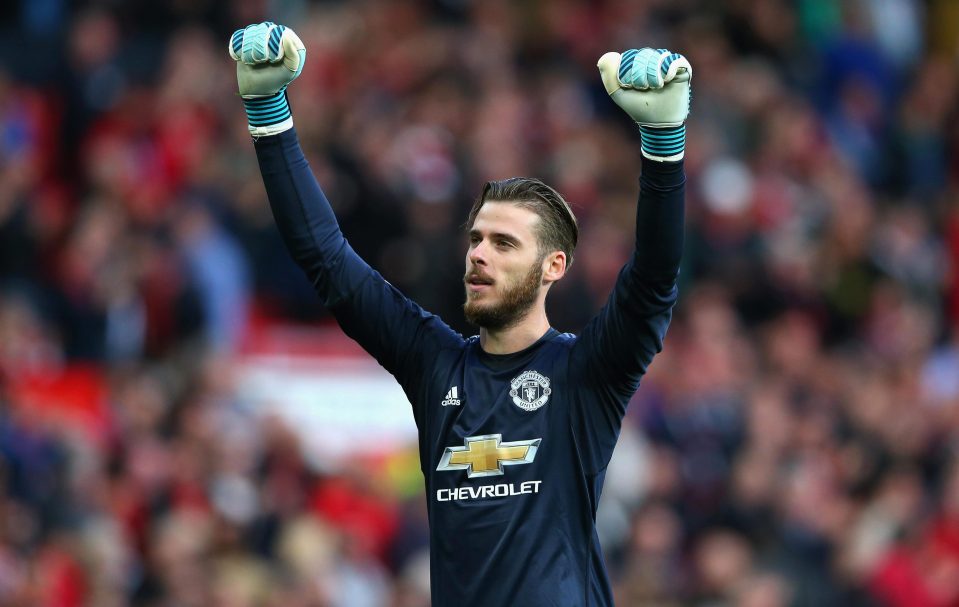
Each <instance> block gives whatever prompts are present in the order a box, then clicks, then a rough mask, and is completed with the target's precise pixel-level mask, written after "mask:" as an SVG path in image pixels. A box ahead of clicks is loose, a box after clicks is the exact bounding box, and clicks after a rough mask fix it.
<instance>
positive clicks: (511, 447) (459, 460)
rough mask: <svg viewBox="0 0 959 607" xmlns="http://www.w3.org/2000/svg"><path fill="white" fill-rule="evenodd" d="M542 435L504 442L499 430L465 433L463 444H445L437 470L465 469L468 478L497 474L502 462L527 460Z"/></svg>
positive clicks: (502, 464) (507, 464) (527, 462)
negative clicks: (471, 434) (480, 433)
mask: <svg viewBox="0 0 959 607" xmlns="http://www.w3.org/2000/svg"><path fill="white" fill-rule="evenodd" d="M542 440H543V439H541V438H534V439H532V440H519V441H513V442H508V443H504V442H503V435H502V434H484V435H482V436H468V437H466V440H464V441H463V442H464V444H465V446H463V447H447V448H446V451H444V452H443V457H442V458H441V459H440V465H439V466H437V467H436V469H437V470H466V476H467V477H468V478H478V477H481V476H499V475H501V474H503V466H517V465H519V464H530V463H532V462H533V458H534V457H536V450H537V449H538V448H539V444H540V442H542Z"/></svg>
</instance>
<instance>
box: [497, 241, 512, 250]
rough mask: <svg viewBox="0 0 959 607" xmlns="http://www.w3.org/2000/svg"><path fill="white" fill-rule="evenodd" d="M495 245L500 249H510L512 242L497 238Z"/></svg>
mask: <svg viewBox="0 0 959 607" xmlns="http://www.w3.org/2000/svg"><path fill="white" fill-rule="evenodd" d="M496 246H497V247H499V248H501V249H512V248H513V246H514V245H513V243H512V242H510V241H508V240H497V241H496Z"/></svg>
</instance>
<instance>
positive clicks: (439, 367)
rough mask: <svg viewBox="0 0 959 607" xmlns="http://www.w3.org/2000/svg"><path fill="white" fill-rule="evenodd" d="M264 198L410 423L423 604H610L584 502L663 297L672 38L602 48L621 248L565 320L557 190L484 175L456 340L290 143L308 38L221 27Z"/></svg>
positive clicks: (675, 257) (670, 199) (594, 487)
mask: <svg viewBox="0 0 959 607" xmlns="http://www.w3.org/2000/svg"><path fill="white" fill-rule="evenodd" d="M230 54H231V56H232V57H233V59H235V60H236V62H237V80H238V83H239V90H240V95H241V96H242V97H243V102H244V104H245V106H246V110H247V115H248V118H249V129H250V133H251V134H252V135H253V142H254V148H255V149H256V155H257V158H258V160H259V165H260V171H261V172H262V175H263V182H264V184H265V186H266V191H267V194H268V196H269V200H270V205H271V207H272V210H273V215H274V217H275V219H276V223H277V226H278V227H279V229H280V232H281V233H282V235H283V238H284V240H285V242H286V245H287V247H288V248H289V250H290V253H291V254H292V256H293V257H294V259H295V260H296V261H297V263H299V265H300V266H301V268H302V269H303V271H304V272H306V274H307V276H308V277H309V279H310V280H311V281H312V282H313V284H314V286H315V287H316V291H317V293H319V295H320V298H321V299H322V301H323V303H324V304H325V305H326V306H327V307H328V308H329V309H330V311H331V312H332V313H333V315H334V316H335V318H336V320H337V321H338V322H339V324H340V326H341V327H342V328H343V330H344V331H345V332H346V334H347V335H349V336H350V337H351V338H353V339H355V340H356V341H357V342H359V344H360V345H362V346H363V348H365V349H366V350H367V351H368V352H369V353H370V354H371V355H373V356H374V357H375V358H376V360H377V361H378V362H379V363H380V364H381V365H382V366H383V367H385V368H386V369H387V370H388V371H389V372H390V373H392V374H393V376H394V377H395V378H396V379H397V381H399V383H400V384H401V385H402V387H403V389H404V390H405V392H406V395H407V397H408V398H409V400H410V402H411V403H412V405H413V416H414V418H415V421H416V425H417V428H418V429H419V454H420V466H421V468H422V471H423V475H424V477H425V481H426V498H427V506H428V510H429V521H430V538H431V539H430V560H431V575H432V598H433V604H434V605H437V606H445V605H456V606H461V605H462V606H473V605H476V606H482V607H497V606H509V605H524V606H526V607H531V606H539V605H543V606H546V605H549V606H565V605H569V606H577V607H581V606H584V605H592V606H598V605H612V604H613V597H612V591H611V587H610V582H609V578H608V576H607V573H606V567H605V564H604V562H603V556H602V551H601V548H600V546H599V543H598V539H597V534H596V526H595V520H596V508H597V505H598V502H599V497H600V494H601V492H602V489H603V480H604V478H605V470H606V466H607V464H608V463H609V459H610V456H611V454H612V452H613V447H614V445H615V444H616V439H617V437H618V435H619V430H620V426H621V423H622V419H623V416H624V414H625V412H626V405H627V403H628V402H629V399H630V397H631V396H632V394H633V393H634V392H635V391H636V389H637V388H638V386H639V381H640V377H641V376H642V375H643V374H644V373H645V371H646V368H647V366H648V365H649V363H650V361H651V360H652V359H653V356H654V355H655V354H656V353H657V352H659V351H660V350H661V349H662V345H663V337H664V335H665V334H666V327H667V325H668V324H669V320H670V316H671V310H672V307H673V304H674V303H675V301H676V295H677V291H676V278H677V274H678V272H679V260H680V255H681V251H682V241H683V200H684V192H685V190H684V188H685V174H684V172H683V162H682V159H683V153H684V147H685V126H684V123H685V120H686V116H687V114H688V112H689V99H690V77H691V75H692V70H691V68H690V65H689V63H688V61H686V59H685V58H684V57H682V56H681V55H677V54H674V53H670V52H669V51H666V50H662V49H659V50H656V49H649V48H644V49H641V50H629V51H626V52H625V53H623V54H622V55H619V54H618V53H607V54H606V55H604V56H603V57H602V58H601V59H600V60H599V71H600V75H601V77H602V81H603V84H604V86H605V87H606V90H607V92H608V93H609V94H610V96H611V97H612V100H613V101H614V102H615V103H616V104H617V105H619V106H620V107H621V108H622V109H623V110H625V111H626V112H627V113H628V114H629V116H630V117H631V118H632V119H633V120H635V121H636V122H637V123H639V129H640V132H641V148H642V149H641V151H642V156H643V160H642V176H641V178H640V180H639V181H640V188H639V189H640V192H639V202H638V204H637V211H636V246H635V250H634V251H633V254H632V257H631V258H630V259H629V260H628V261H627V263H626V265H625V267H623V269H622V271H621V272H620V274H619V277H618V279H617V281H616V285H615V288H614V289H613V292H612V293H611V294H610V297H609V301H608V302H607V304H606V305H605V306H604V307H603V309H602V311H600V313H599V314H598V315H597V316H596V317H595V318H593V319H592V320H591V321H590V322H589V324H588V325H587V326H586V327H585V328H584V329H583V331H582V333H581V334H580V335H579V336H575V335H571V334H568V333H560V332H558V331H556V330H555V329H553V328H552V327H550V324H549V321H548V319H547V317H546V311H545V299H546V295H547V293H548V292H549V289H550V287H551V286H552V285H553V284H554V283H556V281H558V280H560V279H562V278H563V276H564V275H565V274H566V271H567V269H568V268H569V266H570V264H571V263H572V261H573V250H574V248H575V246H576V239H577V233H578V228H577V224H576V219H575V217H574V216H573V213H572V211H571V210H570V207H569V205H568V204H567V203H566V201H565V200H564V199H563V197H562V196H561V195H560V194H559V193H557V192H556V191H555V190H553V189H552V188H550V187H549V186H547V185H545V184H544V183H542V182H541V181H538V180H536V179H530V178H522V177H520V178H512V179H506V180H503V181H490V182H488V183H487V184H486V185H485V187H484V188H483V191H482V193H481V195H480V197H479V198H478V200H477V202H476V203H475V205H474V207H473V209H472V211H471V213H470V216H469V220H468V230H469V246H468V248H467V250H466V255H465V260H464V262H465V263H464V270H465V271H464V278H463V281H464V288H465V298H466V302H465V304H464V311H465V314H466V317H467V319H468V320H469V321H470V322H471V323H473V324H475V325H477V326H478V327H479V335H478V336H474V337H470V338H465V339H464V338H463V337H462V336H461V335H459V334H458V333H456V332H454V331H453V330H452V329H450V328H449V327H448V326H447V325H446V324H444V323H443V321H442V320H440V319H439V318H438V317H436V316H434V315H432V314H430V313H429V312H426V311H425V310H423V309H422V308H420V307H419V306H418V305H417V304H415V303H414V302H412V301H410V300H409V299H408V298H406V297H405V296H404V295H403V294H402V293H400V292H399V291H398V290H396V289H395V288H394V287H393V286H392V285H390V284H389V283H388V282H386V281H385V280H384V279H383V278H382V277H381V276H380V275H379V274H378V273H377V272H376V271H374V270H373V269H371V268H370V267H369V266H368V265H367V264H366V263H365V262H364V261H363V260H362V259H360V258H359V257H358V256H357V255H356V253H354V252H353V249H351V248H350V245H349V244H348V243H347V242H346V240H345V239H344V238H343V235H342V234H341V233H340V230H339V227H338V226H337V222H336V217H335V216H334V214H333V211H332V210H331V208H330V204H329V202H328V201H327V199H326V197H325V196H324V194H323V191H322V190H321V189H320V186H319V185H318V184H317V182H316V179H315V178H314V176H313V174H312V172H311V171H310V168H309V165H308V164H307V161H306V159H305V157H304V155H303V152H302V150H301V149H300V145H299V142H298V140H297V136H296V132H295V131H294V129H293V118H292V115H291V113H290V108H289V105H288V103H287V99H286V87H287V85H288V84H289V83H290V82H291V81H293V80H294V79H295V78H296V77H297V76H298V75H299V73H300V71H301V70H302V69H303V64H304V61H305V59H306V50H305V49H304V47H303V44H302V43H301V42H300V40H299V38H297V36H296V35H295V34H294V33H293V31H292V30H290V29H288V28H284V27H283V26H282V25H276V24H273V23H260V24H257V25H251V26H249V27H247V28H245V29H243V30H239V31H237V32H236V33H235V34H234V35H233V37H232V38H231V40H230Z"/></svg>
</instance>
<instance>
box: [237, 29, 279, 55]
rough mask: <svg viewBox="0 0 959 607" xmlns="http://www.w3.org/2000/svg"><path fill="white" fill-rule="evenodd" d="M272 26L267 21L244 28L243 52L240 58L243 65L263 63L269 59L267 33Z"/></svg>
mask: <svg viewBox="0 0 959 607" xmlns="http://www.w3.org/2000/svg"><path fill="white" fill-rule="evenodd" d="M272 25H273V24H272V23H270V22H269V21H267V22H264V23H257V24H255V25H248V26H246V30H245V31H244V32H243V50H242V52H241V54H240V57H241V59H242V61H243V63H247V64H256V63H264V62H266V61H268V60H269V58H270V51H269V46H268V42H269V36H270V34H269V32H270V29H271V26H272Z"/></svg>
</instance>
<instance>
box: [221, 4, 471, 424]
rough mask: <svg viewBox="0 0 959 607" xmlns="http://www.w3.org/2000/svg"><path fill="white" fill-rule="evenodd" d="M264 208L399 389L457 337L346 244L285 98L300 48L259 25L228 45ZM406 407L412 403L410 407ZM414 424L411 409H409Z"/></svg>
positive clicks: (347, 327) (277, 30)
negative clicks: (263, 189)
mask: <svg viewBox="0 0 959 607" xmlns="http://www.w3.org/2000/svg"><path fill="white" fill-rule="evenodd" d="M230 54H231V56H232V57H233V58H234V59H235V60H236V61H237V80H238V83H239V87H240V94H241V96H242V97H243V100H244V104H245V105H246V109H247V117H248V119H249V123H250V133H251V134H252V135H253V137H254V147H255V148H256V155H257V160H258V161H259V165H260V172H261V174H262V176H263V183H264V185H265V187H266V192H267V196H268V197H269V200H270V208H271V209H272V211H273V217H274V219H275V221H276V224H277V227H278V228H279V230H280V233H281V234H282V236H283V240H284V242H285V243H286V246H287V249H288V250H289V251H290V254H291V255H292V256H293V259H294V260H295V261H296V262H297V264H298V265H299V266H300V267H301V268H302V269H303V271H304V272H305V273H306V275H307V277H308V278H309V279H310V281H311V282H312V283H313V286H314V288H315V289H316V291H317V293H318V294H319V295H320V298H321V299H322V301H323V303H324V304H325V305H326V306H327V307H328V308H329V309H330V311H331V312H332V313H333V315H334V316H335V317H336V319H337V321H338V322H339V324H340V326H341V327H342V328H343V330H344V332H345V333H346V334H347V335H349V336H350V337H351V338H353V339H354V340H356V341H357V342H358V343H359V344H360V345H361V346H362V347H363V348H364V349H365V350H366V351H367V352H369V353H370V354H372V355H373V356H374V357H375V358H376V359H377V361H378V362H379V363H380V364H381V365H382V366H383V367H384V368H386V369H387V370H388V371H389V372H390V373H392V374H393V375H394V376H395V377H396V378H397V379H398V380H399V381H400V383H401V384H402V385H403V387H404V388H405V389H407V392H408V393H409V390H410V389H411V388H412V387H413V385H414V384H415V382H416V380H417V379H418V378H419V377H421V376H422V371H423V369H424V366H425V362H426V358H427V357H428V356H429V355H430V354H435V353H436V352H438V351H439V350H440V349H441V348H443V347H456V346H458V345H459V344H461V343H462V338H461V337H460V336H459V335H458V334H457V333H455V332H454V331H452V330H451V329H450V328H449V327H447V326H446V325H445V324H444V323H443V322H442V321H441V320H440V319H439V318H438V317H436V316H434V315H432V314H430V313H428V312H426V311H424V310H423V309H422V308H420V307H419V306H418V305H416V304H415V303H413V302H412V301H410V300H409V299H408V298H407V297H405V296H404V295H403V294H402V293H400V292H399V291H398V290H397V289H396V288H394V287H393V286H392V285H391V284H390V283H388V282H387V281H386V280H384V279H383V278H382V277H381V276H380V275H379V274H378V273H377V272H376V271H374V270H373V269H372V268H370V266H369V265H367V263H366V262H365V261H363V260H362V259H361V258H360V257H359V256H358V255H357V254H356V253H355V252H354V251H353V249H352V248H351V247H350V245H349V243H348V242H347V241H346V239H345V238H344V237H343V234H342V233H341V232H340V228H339V225H338V223H337V221H336V216H335V215H334V213H333V209H332V208H331V206H330V203H329V201H328V200H327V198H326V196H325V195H324V193H323V190H322V189H321V188H320V185H319V184H318V183H317V181H316V178H315V177H314V175H313V172H312V171H311V170H310V166H309V163H308V162H307V160H306V157H305V155H304V154H303V150H302V149H301V147H300V143H299V140H298V139H297V136H296V131H295V130H294V129H293V118H292V115H291V114H290V111H289V106H288V104H287V101H286V87H287V85H288V84H289V82H291V81H292V80H293V79H294V78H296V77H297V76H298V75H299V73H300V70H301V69H302V66H303V62H304V61H305V57H306V51H305V49H304V48H303V45H302V43H301V42H300V40H299V38H297V37H296V35H295V34H293V32H292V31H291V30H289V29H287V28H284V27H283V26H277V25H274V24H272V23H266V24H258V25H254V26H250V27H247V28H246V29H245V30H239V31H237V32H236V33H235V34H234V35H233V38H232V39H231V41H230ZM414 406H415V403H414ZM414 413H415V414H416V416H417V422H418V423H419V421H420V412H419V411H416V410H415V408H414Z"/></svg>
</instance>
